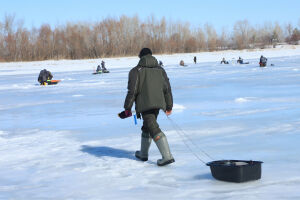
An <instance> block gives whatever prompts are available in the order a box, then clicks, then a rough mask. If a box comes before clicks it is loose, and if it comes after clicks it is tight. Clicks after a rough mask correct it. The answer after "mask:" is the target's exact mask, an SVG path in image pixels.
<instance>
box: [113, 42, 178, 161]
mask: <svg viewBox="0 0 300 200" xmlns="http://www.w3.org/2000/svg"><path fill="white" fill-rule="evenodd" d="M139 58H140V61H139V63H138V65H137V66H136V67H134V68H132V69H131V70H130V72H129V78H128V87H127V89H128V92H127V96H126V99H125V103H124V108H125V111H123V112H121V113H120V114H119V116H120V118H126V117H129V116H131V115H132V114H131V108H132V106H133V103H135V110H136V112H137V115H138V116H140V115H142V118H143V126H142V135H141V149H140V151H136V152H135V156H136V157H137V158H138V159H140V160H141V161H147V160H148V152H149V147H150V144H151V141H152V139H153V140H154V142H155V143H156V145H157V147H158V149H159V151H160V153H161V155H162V159H159V160H157V165H158V166H164V165H167V164H170V163H173V162H175V160H174V158H173V156H172V154H171V152H170V148H169V144H168V141H167V137H166V136H165V134H164V133H163V132H162V131H161V130H160V128H159V125H158V123H157V116H158V114H159V110H160V109H162V110H163V111H164V112H165V113H166V115H170V114H171V112H172V107H173V97H172V91H171V86H170V82H169V78H168V76H167V73H166V72H165V70H164V69H163V68H162V67H160V66H159V64H158V62H157V60H156V58H155V57H153V56H152V52H151V50H150V49H148V48H143V49H142V50H141V51H140V53H139Z"/></svg>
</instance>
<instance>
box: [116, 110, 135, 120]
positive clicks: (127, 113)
mask: <svg viewBox="0 0 300 200" xmlns="http://www.w3.org/2000/svg"><path fill="white" fill-rule="evenodd" d="M118 116H119V117H120V118H121V119H125V118H127V117H131V116H132V113H131V111H130V110H124V111H122V112H120V113H119V114H118Z"/></svg>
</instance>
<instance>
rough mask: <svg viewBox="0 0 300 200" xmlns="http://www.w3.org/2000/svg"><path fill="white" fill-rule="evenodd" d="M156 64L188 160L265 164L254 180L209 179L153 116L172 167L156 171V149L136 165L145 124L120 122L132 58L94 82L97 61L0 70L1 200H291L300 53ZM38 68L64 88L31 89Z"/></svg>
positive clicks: (298, 176)
mask: <svg viewBox="0 0 300 200" xmlns="http://www.w3.org/2000/svg"><path fill="white" fill-rule="evenodd" d="M261 54H263V55H264V56H266V57H267V58H268V66H267V67H265V68H260V67H258V60H259V57H260V55H261ZM194 56H197V58H198V62H199V63H198V64H193V63H192V59H193V57H194ZM238 56H241V57H242V58H244V61H249V62H250V64H249V65H238V64H236V59H237V58H238ZM156 57H157V58H158V59H159V60H162V61H163V63H164V65H165V69H166V71H167V73H168V76H169V78H170V82H171V86H172V90H173V96H174V103H175V106H174V110H173V114H172V115H171V116H170V118H171V119H172V120H173V121H174V122H175V123H177V124H178V125H179V126H180V127H181V128H182V129H183V130H184V131H185V133H186V134H188V136H189V137H190V138H192V139H193V142H194V143H195V144H197V146H198V147H200V148H201V149H199V148H197V147H195V146H193V145H192V144H191V143H188V144H189V145H190V147H191V148H192V150H193V151H194V152H195V153H197V154H198V155H199V156H200V158H201V159H202V160H204V161H205V162H209V161H212V160H211V159H209V158H208V157H207V156H205V155H204V154H203V153H202V152H201V150H204V151H205V152H207V153H208V154H209V155H211V156H212V157H213V159H214V160H219V159H246V160H259V161H263V162H264V163H263V164H262V178H261V179H260V180H258V181H251V182H246V183H239V184H238V183H228V182H222V181H217V180H215V179H214V178H213V177H212V176H211V173H210V169H209V167H207V166H205V165H204V164H203V163H202V162H200V161H199V160H197V159H196V158H195V156H194V155H193V154H192V153H191V152H190V151H189V150H188V149H187V147H186V146H185V144H184V143H183V141H182V140H183V137H181V136H180V135H178V133H177V132H176V129H175V128H174V126H172V124H171V123H170V120H168V118H167V117H166V116H165V115H164V114H163V113H162V112H161V114H160V116H159V119H158V121H159V124H160V127H161V129H162V130H163V131H164V132H165V134H166V135H167V137H168V140H169V144H170V148H171V151H172V153H173V156H174V158H175V160H176V162H175V163H173V164H171V165H169V166H166V167H157V165H156V160H157V159H158V158H160V153H159V151H158V149H157V147H156V146H155V144H154V143H152V145H151V148H150V156H149V161H147V162H140V161H137V160H136V159H135V157H134V152H135V150H137V149H139V147H140V133H141V131H140V127H141V124H142V121H140V120H138V125H135V124H134V121H133V118H128V119H125V120H121V119H119V118H118V117H117V113H118V112H120V111H122V107H123V103H124V98H125V95H126V87H127V78H128V72H129V70H130V69H131V68H132V67H134V66H135V65H136V64H137V62H138V58H137V57H128V58H109V59H105V61H106V66H107V68H108V69H109V70H110V72H111V73H109V74H101V75H92V72H93V70H94V69H95V68H96V66H97V65H98V64H100V62H101V59H95V60H60V61H41V62H15V63H0V199H1V200H47V199H51V200H60V199H62V200H64V199H68V200H73V199H74V200H81V199H82V200H98V199H105V200H106V199H145V200H146V199H149V200H150V199H151V200H152V199H162V200H163V199H222V200H227V199H231V200H236V199H247V200H252V199H253V200H256V199H264V200H265V199H272V200H273V199H278V200H279V199H280V200H282V199H285V200H286V199H295V200H298V199H300V192H299V186H300V156H299V154H300V142H299V141H300V109H299V108H300V48H299V47H293V46H288V47H286V46H282V47H278V48H276V49H265V50H257V51H224V52H211V53H196V54H174V55H157V56H156ZM223 57H225V58H226V59H228V60H229V61H230V64H229V65H220V64H219V63H220V60H221V59H222V58H223ZM180 60H184V61H185V63H186V64H188V66H187V67H180V66H179V65H178V63H179V61H180ZM270 64H274V66H270ZM44 68H46V69H48V70H50V71H51V72H52V73H53V75H54V79H60V80H62V82H60V83H59V84H58V85H54V86H39V85H38V83H37V77H38V74H39V71H40V70H42V69H44Z"/></svg>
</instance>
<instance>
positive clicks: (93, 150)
mask: <svg viewBox="0 0 300 200" xmlns="http://www.w3.org/2000/svg"><path fill="white" fill-rule="evenodd" d="M81 151H82V152H85V153H89V154H91V155H94V156H97V157H102V156H109V157H114V158H127V159H131V160H137V159H136V158H135V156H134V152H133V151H126V150H123V149H116V148H112V147H106V146H100V147H93V146H88V145H83V146H81Z"/></svg>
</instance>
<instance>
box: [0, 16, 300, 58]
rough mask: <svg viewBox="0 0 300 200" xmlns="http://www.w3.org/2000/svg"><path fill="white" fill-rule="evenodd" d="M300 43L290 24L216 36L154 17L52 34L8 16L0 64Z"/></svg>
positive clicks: (240, 25)
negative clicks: (149, 50) (146, 49)
mask: <svg viewBox="0 0 300 200" xmlns="http://www.w3.org/2000/svg"><path fill="white" fill-rule="evenodd" d="M299 26H300V21H299ZM299 40H300V31H299V29H298V28H296V27H293V26H292V24H287V25H285V26H281V25H279V24H278V23H265V24H263V25H259V26H252V25H251V24H250V23H249V22H248V21H247V20H241V21H237V22H236V23H235V25H234V28H233V30H232V31H231V32H229V31H227V30H226V29H223V30H222V32H221V33H219V34H218V33H217V31H216V30H215V28H214V27H213V26H212V25H210V24H205V25H204V26H203V27H197V28H191V26H190V24H189V23H183V22H176V23H174V22H167V21H166V20H165V18H161V19H159V20H157V19H155V17H153V16H152V17H149V18H148V20H146V21H141V20H140V19H139V17H138V16H135V17H127V16H121V17H119V18H106V19H103V20H102V21H99V22H95V23H67V24H65V25H63V26H58V27H55V28H51V27H50V25H48V24H43V25H41V26H40V27H39V28H32V29H31V30H28V29H27V28H25V27H24V25H23V23H22V21H19V22H16V19H15V16H13V15H6V16H5V17H4V20H3V22H0V61H32V60H47V59H86V58H99V57H113V56H131V55H136V54H137V52H139V50H140V49H141V48H142V47H149V48H151V49H152V50H153V52H154V53H155V54H162V53H190V52H200V51H217V50H225V49H248V48H264V47H265V46H267V45H273V46H274V45H276V44H278V43H281V42H287V43H290V44H297V43H298V41H299Z"/></svg>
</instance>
